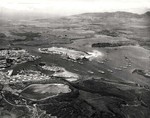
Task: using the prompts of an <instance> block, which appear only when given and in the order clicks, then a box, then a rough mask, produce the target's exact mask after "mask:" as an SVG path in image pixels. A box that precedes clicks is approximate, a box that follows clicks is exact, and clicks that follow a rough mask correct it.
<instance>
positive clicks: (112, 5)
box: [0, 0, 150, 15]
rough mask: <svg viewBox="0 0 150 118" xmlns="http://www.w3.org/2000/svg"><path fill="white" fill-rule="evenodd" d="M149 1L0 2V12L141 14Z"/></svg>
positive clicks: (50, 0)
mask: <svg viewBox="0 0 150 118" xmlns="http://www.w3.org/2000/svg"><path fill="white" fill-rule="evenodd" d="M149 8H150V0H0V10H1V11H3V10H4V9H5V10H6V9H8V10H9V11H17V12H18V11H19V12H36V13H49V14H57V15H72V14H79V13H85V12H113V11H128V12H135V13H143V12H145V10H146V9H149Z"/></svg>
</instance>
